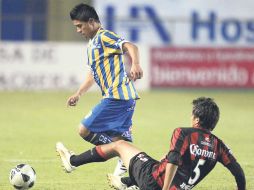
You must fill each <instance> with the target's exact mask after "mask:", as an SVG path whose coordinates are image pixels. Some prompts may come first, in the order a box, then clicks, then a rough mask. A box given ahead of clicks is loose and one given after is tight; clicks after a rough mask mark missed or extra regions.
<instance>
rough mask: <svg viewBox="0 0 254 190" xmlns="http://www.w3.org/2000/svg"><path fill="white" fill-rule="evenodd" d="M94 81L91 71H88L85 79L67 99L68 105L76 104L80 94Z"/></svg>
mask: <svg viewBox="0 0 254 190" xmlns="http://www.w3.org/2000/svg"><path fill="white" fill-rule="evenodd" d="M93 83H94V78H93V74H92V72H88V74H87V76H86V79H85V81H84V82H83V83H82V84H81V85H80V87H79V89H78V90H77V92H76V93H75V94H73V95H72V96H70V97H69V98H68V100H67V105H68V106H76V104H77V102H78V100H79V98H80V96H81V95H82V94H84V93H85V92H86V91H87V90H88V89H89V88H90V87H91V86H92V85H93Z"/></svg>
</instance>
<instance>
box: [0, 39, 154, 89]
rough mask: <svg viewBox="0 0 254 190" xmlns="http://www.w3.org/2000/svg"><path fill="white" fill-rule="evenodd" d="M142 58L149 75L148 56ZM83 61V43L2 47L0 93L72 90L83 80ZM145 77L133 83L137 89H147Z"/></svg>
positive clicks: (26, 44) (29, 44)
mask: <svg viewBox="0 0 254 190" xmlns="http://www.w3.org/2000/svg"><path fill="white" fill-rule="evenodd" d="M140 49H142V50H141V54H144V53H146V51H147V50H146V48H140ZM142 57H143V58H142V60H144V61H142V63H146V65H145V64H144V65H143V64H142V67H143V68H144V70H145V72H146V73H148V72H147V71H146V70H147V69H148V61H147V59H148V56H147V55H145V56H142ZM86 61H87V55H86V44H85V43H49V42H48V43H21V42H20V43H12V42H5V43H1V44H0V90H59V89H63V90H75V89H77V88H78V87H79V85H80V84H81V83H82V81H83V80H84V79H85V75H86V73H87V71H88V68H87V67H86ZM146 77H147V75H146V76H145V77H144V80H143V79H142V80H138V81H137V82H135V83H136V86H137V88H138V89H141V90H143V89H146V88H148V87H149V81H148V79H146ZM91 90H99V88H98V87H97V85H96V84H95V85H94V86H93V87H92V88H91Z"/></svg>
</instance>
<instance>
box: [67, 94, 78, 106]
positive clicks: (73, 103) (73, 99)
mask: <svg viewBox="0 0 254 190" xmlns="http://www.w3.org/2000/svg"><path fill="white" fill-rule="evenodd" d="M79 98H80V95H79V94H74V95H72V96H71V97H69V98H68V100H67V106H76V105H77V102H78V101H79Z"/></svg>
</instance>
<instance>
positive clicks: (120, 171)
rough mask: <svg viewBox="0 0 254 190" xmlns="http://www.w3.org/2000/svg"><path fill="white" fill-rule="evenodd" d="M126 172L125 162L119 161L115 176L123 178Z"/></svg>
mask: <svg viewBox="0 0 254 190" xmlns="http://www.w3.org/2000/svg"><path fill="white" fill-rule="evenodd" d="M126 172H127V168H126V167H125V165H124V163H123V161H122V160H121V159H118V161H117V165H116V167H115V170H114V173H113V175H116V176H123V175H124V174H125V173H126Z"/></svg>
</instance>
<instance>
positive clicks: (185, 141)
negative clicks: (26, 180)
mask: <svg viewBox="0 0 254 190" xmlns="http://www.w3.org/2000/svg"><path fill="white" fill-rule="evenodd" d="M192 103H193V109H192V118H191V125H192V127H190V128H176V129H175V130H174V132H173V135H172V138H171V144H170V149H169V152H168V153H167V155H166V156H165V158H164V159H163V160H161V161H157V160H155V159H153V158H151V157H150V156H148V155H147V154H146V153H144V152H142V151H141V150H140V149H138V148H136V147H135V146H133V145H132V144H129V143H128V142H126V141H117V142H113V143H110V144H106V145H100V146H96V147H95V148H93V149H91V150H88V151H86V152H84V153H82V154H80V155H74V154H71V153H70V151H68V150H67V149H66V148H65V147H64V146H63V145H62V147H63V148H62V150H61V151H58V152H59V154H60V156H61V158H62V162H63V164H64V166H65V165H66V164H69V165H71V166H72V167H73V166H75V167H77V166H80V165H83V164H87V163H90V162H103V161H106V160H108V159H110V158H112V157H115V156H120V157H121V159H122V160H123V162H124V164H125V166H126V167H127V168H129V175H130V179H129V180H126V178H124V179H120V180H117V179H116V178H115V177H114V176H111V177H113V178H112V179H111V180H112V181H111V183H112V185H113V186H114V187H115V188H117V189H128V187H127V186H128V185H133V184H135V185H137V186H138V187H139V188H140V189H141V190H161V189H162V190H190V189H192V188H193V187H194V186H195V185H197V184H198V183H199V182H200V181H201V180H202V179H203V178H204V177H205V176H206V175H207V174H208V173H209V172H210V171H211V170H212V169H213V168H214V166H215V165H216V163H217V162H220V163H222V164H223V165H224V166H225V167H226V168H227V169H228V170H229V171H230V172H231V173H232V175H233V176H234V177H235V181H236V184H237V188H238V190H245V188H246V181H245V175H244V172H243V170H242V168H241V166H240V165H239V163H238V162H237V161H236V159H235V157H234V156H233V155H232V152H231V151H230V149H229V148H228V147H227V146H226V145H225V144H224V143H223V142H222V140H220V139H219V138H218V137H216V136H215V135H213V134H212V133H211V131H212V130H213V129H214V128H215V126H216V124H217V122H218V120H219V114H220V113H219V108H218V106H217V104H216V103H215V102H214V101H213V100H212V99H211V98H205V97H201V98H198V99H195V100H193V102H192ZM126 182H128V183H129V182H131V183H130V184H128V185H127V184H125V183H126Z"/></svg>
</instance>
